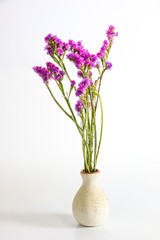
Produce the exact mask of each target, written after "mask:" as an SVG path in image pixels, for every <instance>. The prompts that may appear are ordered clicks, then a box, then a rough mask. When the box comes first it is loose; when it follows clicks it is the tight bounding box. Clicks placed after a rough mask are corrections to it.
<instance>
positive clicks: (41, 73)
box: [33, 66, 53, 83]
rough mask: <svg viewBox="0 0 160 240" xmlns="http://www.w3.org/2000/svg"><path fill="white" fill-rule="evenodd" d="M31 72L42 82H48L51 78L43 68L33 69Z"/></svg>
mask: <svg viewBox="0 0 160 240" xmlns="http://www.w3.org/2000/svg"><path fill="white" fill-rule="evenodd" d="M33 70H34V71H35V72H36V73H37V74H38V75H39V76H40V77H41V78H42V79H43V82H44V83H46V82H48V80H49V79H51V78H53V77H52V75H51V74H50V72H49V71H48V70H47V69H46V68H43V67H38V66H36V67H33Z"/></svg>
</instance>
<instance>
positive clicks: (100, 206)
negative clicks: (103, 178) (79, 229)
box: [72, 170, 109, 227]
mask: <svg viewBox="0 0 160 240" xmlns="http://www.w3.org/2000/svg"><path fill="white" fill-rule="evenodd" d="M80 174H81V176H82V186H81V187H80V189H79V191H78V192H77V193H76V195H75V197H74V199H73V204H72V211H73V216H74V218H75V219H76V220H77V222H78V223H80V224H81V225H83V226H88V227H89V226H90V227H94V226H98V225H102V224H103V223H104V222H105V220H106V218H107V216H108V211H109V205H108V200H107V197H106V195H105V193H104V191H103V190H102V189H101V188H100V185H99V177H100V171H99V170H97V171H96V172H93V173H86V172H85V171H84V170H82V171H81V173H80Z"/></svg>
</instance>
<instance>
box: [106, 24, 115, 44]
mask: <svg viewBox="0 0 160 240" xmlns="http://www.w3.org/2000/svg"><path fill="white" fill-rule="evenodd" d="M114 30H115V27H114V26H112V25H110V26H109V28H108V30H107V31H106V34H107V38H108V41H109V42H111V40H112V39H113V37H117V36H118V32H116V33H115V31H114Z"/></svg>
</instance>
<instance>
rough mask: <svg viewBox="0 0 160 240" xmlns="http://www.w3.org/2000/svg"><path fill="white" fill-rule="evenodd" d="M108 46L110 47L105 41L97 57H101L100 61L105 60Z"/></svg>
mask: <svg viewBox="0 0 160 240" xmlns="http://www.w3.org/2000/svg"><path fill="white" fill-rule="evenodd" d="M107 46H108V42H107V40H104V41H103V45H102V47H101V50H100V52H99V53H97V57H99V58H100V59H103V58H104V55H105V53H106V50H107Z"/></svg>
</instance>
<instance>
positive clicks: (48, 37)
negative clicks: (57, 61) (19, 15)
mask: <svg viewBox="0 0 160 240" xmlns="http://www.w3.org/2000/svg"><path fill="white" fill-rule="evenodd" d="M53 37H54V36H53V35H52V34H51V33H49V34H48V35H47V36H46V37H45V38H44V40H45V42H46V43H48V42H49V39H51V38H53Z"/></svg>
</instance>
